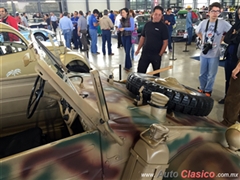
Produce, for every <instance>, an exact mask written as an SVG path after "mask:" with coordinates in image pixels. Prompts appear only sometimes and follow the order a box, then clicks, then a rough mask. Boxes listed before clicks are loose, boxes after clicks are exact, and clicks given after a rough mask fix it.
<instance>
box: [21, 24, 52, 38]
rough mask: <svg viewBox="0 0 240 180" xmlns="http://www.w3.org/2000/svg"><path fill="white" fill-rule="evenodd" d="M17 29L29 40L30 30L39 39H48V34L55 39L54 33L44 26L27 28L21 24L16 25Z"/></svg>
mask: <svg viewBox="0 0 240 180" xmlns="http://www.w3.org/2000/svg"><path fill="white" fill-rule="evenodd" d="M18 29H19V31H20V32H21V33H22V35H23V36H24V37H25V38H26V39H28V40H29V35H30V32H32V33H33V34H34V36H35V37H36V38H38V39H39V40H41V41H47V40H49V35H50V36H51V37H52V38H53V39H54V40H56V34H55V33H54V32H53V31H50V30H48V29H44V28H27V27H25V26H23V25H21V24H19V25H18Z"/></svg>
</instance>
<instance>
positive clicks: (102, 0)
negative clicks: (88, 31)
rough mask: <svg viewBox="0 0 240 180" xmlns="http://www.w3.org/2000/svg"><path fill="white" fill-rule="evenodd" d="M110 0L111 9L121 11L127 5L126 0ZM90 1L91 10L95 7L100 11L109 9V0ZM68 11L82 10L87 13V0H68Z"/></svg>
mask: <svg viewBox="0 0 240 180" xmlns="http://www.w3.org/2000/svg"><path fill="white" fill-rule="evenodd" d="M109 1H110V9H109V10H113V11H114V10H116V11H119V10H120V9H122V8H124V7H125V0H109ZM88 2H89V10H90V11H93V10H94V9H98V10H99V11H100V12H103V10H105V9H107V0H88ZM67 6H68V11H69V12H70V13H71V12H74V11H79V10H82V11H83V13H84V14H85V13H86V12H87V7H86V0H67Z"/></svg>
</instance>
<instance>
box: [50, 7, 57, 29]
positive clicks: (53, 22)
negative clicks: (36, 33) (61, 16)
mask: <svg viewBox="0 0 240 180" xmlns="http://www.w3.org/2000/svg"><path fill="white" fill-rule="evenodd" d="M50 16H51V18H50V19H51V25H52V28H53V30H54V32H55V33H56V32H57V26H58V24H57V22H58V18H57V16H55V15H54V14H53V13H52V12H51V13H50Z"/></svg>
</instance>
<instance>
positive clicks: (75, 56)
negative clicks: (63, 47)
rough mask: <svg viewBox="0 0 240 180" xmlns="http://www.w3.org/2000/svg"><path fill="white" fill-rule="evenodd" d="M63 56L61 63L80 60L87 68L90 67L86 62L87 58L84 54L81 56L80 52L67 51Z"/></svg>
mask: <svg viewBox="0 0 240 180" xmlns="http://www.w3.org/2000/svg"><path fill="white" fill-rule="evenodd" d="M63 56H64V58H63V61H64V62H63V63H64V64H65V65H67V64H69V63H70V62H72V61H80V62H82V63H84V64H86V65H87V66H88V68H89V69H90V65H89V62H88V60H87V58H86V57H85V56H83V55H82V54H80V53H77V52H67V53H66V54H64V55H63Z"/></svg>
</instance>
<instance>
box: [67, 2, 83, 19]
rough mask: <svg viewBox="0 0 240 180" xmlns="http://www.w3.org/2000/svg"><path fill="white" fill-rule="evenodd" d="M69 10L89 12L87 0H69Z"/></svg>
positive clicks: (70, 11) (71, 11)
mask: <svg viewBox="0 0 240 180" xmlns="http://www.w3.org/2000/svg"><path fill="white" fill-rule="evenodd" d="M67 7H68V12H69V13H73V12H74V11H78V12H79V11H80V10H81V11H82V12H83V14H84V15H85V13H86V12H87V8H86V1H85V0H67Z"/></svg>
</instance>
